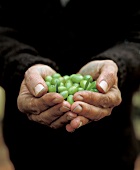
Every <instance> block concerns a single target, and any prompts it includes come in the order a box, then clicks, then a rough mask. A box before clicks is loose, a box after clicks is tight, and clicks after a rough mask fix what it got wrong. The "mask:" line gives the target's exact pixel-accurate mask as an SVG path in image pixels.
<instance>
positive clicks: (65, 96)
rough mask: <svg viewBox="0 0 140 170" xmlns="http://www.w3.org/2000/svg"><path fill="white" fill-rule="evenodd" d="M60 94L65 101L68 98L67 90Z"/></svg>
mask: <svg viewBox="0 0 140 170" xmlns="http://www.w3.org/2000/svg"><path fill="white" fill-rule="evenodd" d="M60 94H61V95H62V96H63V98H64V99H66V98H67V97H68V91H67V90H65V91H62V92H60Z"/></svg>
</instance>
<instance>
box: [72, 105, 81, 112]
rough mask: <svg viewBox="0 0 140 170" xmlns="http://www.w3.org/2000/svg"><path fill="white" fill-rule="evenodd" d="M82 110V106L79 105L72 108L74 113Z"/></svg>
mask: <svg viewBox="0 0 140 170" xmlns="http://www.w3.org/2000/svg"><path fill="white" fill-rule="evenodd" d="M81 111H82V107H81V106H80V105H78V106H76V107H75V108H74V109H73V112H75V113H80V112H81Z"/></svg>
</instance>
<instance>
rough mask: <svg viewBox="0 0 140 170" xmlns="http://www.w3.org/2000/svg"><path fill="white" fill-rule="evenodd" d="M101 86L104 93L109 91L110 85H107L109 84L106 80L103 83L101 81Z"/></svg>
mask: <svg viewBox="0 0 140 170" xmlns="http://www.w3.org/2000/svg"><path fill="white" fill-rule="evenodd" d="M99 85H100V87H101V88H102V89H103V91H104V92H106V91H107V88H108V84H107V82H106V81H104V80H103V81H101V82H100V84H99Z"/></svg>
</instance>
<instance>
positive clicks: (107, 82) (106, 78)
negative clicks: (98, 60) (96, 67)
mask: <svg viewBox="0 0 140 170" xmlns="http://www.w3.org/2000/svg"><path fill="white" fill-rule="evenodd" d="M104 62H105V64H104V65H103V66H102V67H101V70H100V75H99V77H98V78H97V79H96V86H97V89H98V90H99V91H100V92H102V93H106V92H107V91H109V89H110V88H111V87H113V85H117V83H118V78H117V72H118V67H117V65H116V64H115V63H114V62H113V61H111V60H106V61H104Z"/></svg>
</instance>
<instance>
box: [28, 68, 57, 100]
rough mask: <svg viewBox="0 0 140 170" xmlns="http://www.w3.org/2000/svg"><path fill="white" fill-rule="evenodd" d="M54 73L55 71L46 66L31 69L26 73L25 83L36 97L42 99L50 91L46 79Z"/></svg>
mask: <svg viewBox="0 0 140 170" xmlns="http://www.w3.org/2000/svg"><path fill="white" fill-rule="evenodd" d="M54 73H55V71H54V70H53V69H52V68H51V67H49V66H46V65H45V66H44V65H35V66H32V67H30V68H29V69H28V70H27V71H26V72H25V83H26V86H27V88H28V90H29V91H30V93H31V94H33V95H34V96H35V97H41V96H42V95H43V94H45V93H46V92H47V91H48V87H47V85H46V82H45V80H44V79H45V77H46V76H47V75H52V74H54Z"/></svg>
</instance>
